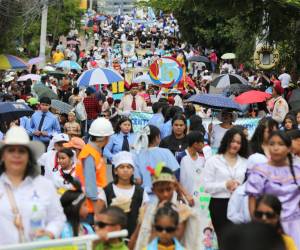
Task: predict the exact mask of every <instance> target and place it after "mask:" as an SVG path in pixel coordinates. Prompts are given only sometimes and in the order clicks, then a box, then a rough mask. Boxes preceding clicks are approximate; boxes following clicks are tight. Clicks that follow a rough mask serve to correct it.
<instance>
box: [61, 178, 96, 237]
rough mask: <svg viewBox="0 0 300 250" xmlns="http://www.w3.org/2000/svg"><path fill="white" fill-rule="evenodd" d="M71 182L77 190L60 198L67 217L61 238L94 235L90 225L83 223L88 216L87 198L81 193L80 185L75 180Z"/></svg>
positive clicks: (68, 192)
mask: <svg viewBox="0 0 300 250" xmlns="http://www.w3.org/2000/svg"><path fill="white" fill-rule="evenodd" d="M71 182H72V185H73V187H75V188H76V189H77V190H67V191H66V192H65V193H64V194H63V195H62V197H61V198H60V202H61V204H62V206H63V209H64V213H65V215H66V217H67V222H66V224H65V226H64V229H63V231H62V234H61V238H72V237H76V236H81V235H86V234H93V233H94V231H93V229H92V227H91V226H90V225H89V224H87V223H84V222H82V221H83V220H85V219H86V218H87V216H88V209H87V207H86V197H85V195H84V194H83V193H82V191H81V187H80V184H79V183H78V182H76V181H75V180H74V179H73V180H72V181H71Z"/></svg>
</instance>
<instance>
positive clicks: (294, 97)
mask: <svg viewBox="0 0 300 250" xmlns="http://www.w3.org/2000/svg"><path fill="white" fill-rule="evenodd" d="M289 104H290V106H291V108H292V110H297V109H300V89H294V90H293V91H292V94H291V97H290V98H289Z"/></svg>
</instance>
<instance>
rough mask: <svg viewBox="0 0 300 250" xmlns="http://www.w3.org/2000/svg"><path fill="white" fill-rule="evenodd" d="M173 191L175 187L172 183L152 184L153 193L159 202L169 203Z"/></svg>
mask: <svg viewBox="0 0 300 250" xmlns="http://www.w3.org/2000/svg"><path fill="white" fill-rule="evenodd" d="M174 191H175V185H174V183H173V182H170V181H160V182H156V183H154V184H153V192H154V193H155V195H156V196H157V198H158V200H159V201H160V202H162V201H171V199H172V197H173V193H174Z"/></svg>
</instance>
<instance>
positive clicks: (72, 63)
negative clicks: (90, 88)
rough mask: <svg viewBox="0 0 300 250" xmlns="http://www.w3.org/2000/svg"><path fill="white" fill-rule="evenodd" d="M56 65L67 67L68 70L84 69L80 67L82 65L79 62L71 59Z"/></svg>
mask: <svg viewBox="0 0 300 250" xmlns="http://www.w3.org/2000/svg"><path fill="white" fill-rule="evenodd" d="M55 67H56V68H62V69H67V70H71V69H75V70H82V68H81V67H80V65H79V64H78V63H77V62H75V61H70V60H63V61H61V62H60V63H58V64H56V65H55Z"/></svg>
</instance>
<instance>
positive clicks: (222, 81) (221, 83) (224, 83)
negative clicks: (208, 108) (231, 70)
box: [210, 74, 248, 88]
mask: <svg viewBox="0 0 300 250" xmlns="http://www.w3.org/2000/svg"><path fill="white" fill-rule="evenodd" d="M234 83H239V84H246V85H247V84H248V81H247V80H246V79H245V78H243V77H241V76H240V75H237V74H223V75H219V76H218V77H216V78H215V79H214V80H213V81H212V82H211V83H210V86H214V87H216V88H226V87H228V86H230V85H231V84H234Z"/></svg>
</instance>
